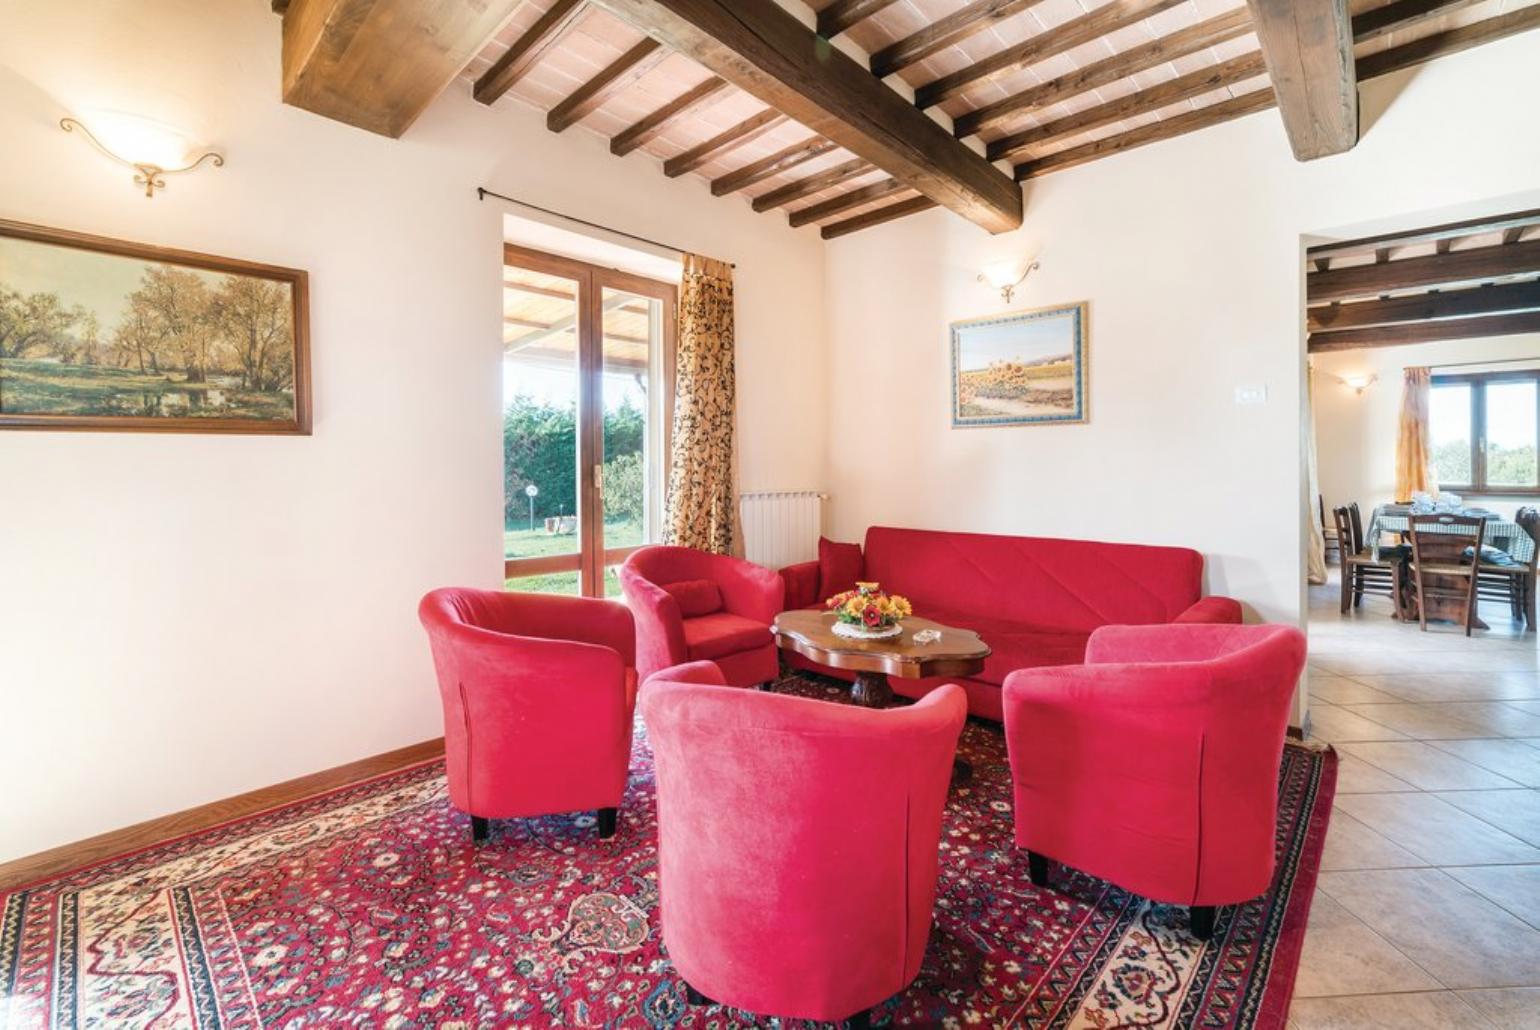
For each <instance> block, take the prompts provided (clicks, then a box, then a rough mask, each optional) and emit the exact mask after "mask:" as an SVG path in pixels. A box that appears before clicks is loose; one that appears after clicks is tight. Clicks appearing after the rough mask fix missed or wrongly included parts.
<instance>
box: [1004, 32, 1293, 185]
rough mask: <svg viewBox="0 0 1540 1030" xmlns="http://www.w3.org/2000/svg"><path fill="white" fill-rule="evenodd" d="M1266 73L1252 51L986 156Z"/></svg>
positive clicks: (1059, 122) (1067, 119)
mask: <svg viewBox="0 0 1540 1030" xmlns="http://www.w3.org/2000/svg"><path fill="white" fill-rule="evenodd" d="M1264 71H1266V68H1265V66H1264V65H1263V63H1262V55H1261V53H1260V52H1258V51H1252V52H1251V53H1249V54H1242V55H1241V56H1240V57H1232V58H1231V59H1230V60H1228V61H1225V62H1224V63H1222V64H1216V65H1214V66H1212V67H1209V68H1200V69H1198V70H1197V71H1195V72H1188V73H1187V74H1186V75H1181V76H1178V77H1177V78H1174V79H1171V80H1169V81H1167V82H1162V83H1159V84H1158V85H1154V86H1151V87H1149V88H1148V89H1141V90H1139V91H1138V92H1136V93H1129V94H1127V95H1125V96H1121V97H1118V98H1117V99H1116V100H1109V101H1108V102H1107V103H1105V104H1098V105H1097V106H1095V107H1088V108H1086V109H1085V110H1084V111H1077V112H1075V113H1074V114H1071V115H1065V116H1064V117H1063V118H1059V119H1056V120H1054V121H1051V122H1047V123H1045V124H1043V125H1038V126H1035V127H1033V128H1030V129H1023V130H1022V131H1021V132H1014V133H1012V134H1010V135H1009V136H1002V137H1001V138H1000V139H997V140H995V141H994V142H993V143H990V144H989V146H988V148H987V150H986V153H987V154H988V156H989V159H990V160H991V161H997V160H1001V159H1007V160H1008V159H1011V158H1015V157H1017V156H1019V155H1020V154H1021V153H1022V152H1024V151H1026V150H1028V149H1031V148H1033V147H1039V146H1043V145H1045V144H1050V143H1054V142H1056V141H1058V140H1062V139H1068V138H1069V137H1071V136H1078V135H1080V134H1081V133H1082V132H1087V131H1089V130H1091V129H1095V128H1099V127H1100V126H1103V125H1111V124H1112V123H1113V122H1120V121H1123V120H1124V119H1127V118H1132V117H1135V116H1137V115H1141V114H1148V113H1149V112H1151V111H1158V110H1160V109H1161V108H1163V107H1169V106H1170V105H1171V104H1175V103H1178V102H1180V101H1183V100H1191V99H1192V98H1194V97H1200V96H1202V95H1203V94H1205V93H1212V92H1213V91H1214V90H1216V89H1222V88H1224V87H1226V86H1233V85H1235V84H1236V83H1238V82H1244V81H1246V80H1247V79H1254V78H1256V77H1257V76H1258V75H1261V74H1262V73H1263V72H1264Z"/></svg>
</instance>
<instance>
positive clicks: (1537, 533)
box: [1513, 505, 1540, 570]
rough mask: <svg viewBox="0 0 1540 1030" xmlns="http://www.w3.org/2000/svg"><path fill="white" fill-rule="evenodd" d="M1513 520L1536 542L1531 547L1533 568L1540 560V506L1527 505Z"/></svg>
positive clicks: (1530, 559) (1531, 565)
mask: <svg viewBox="0 0 1540 1030" xmlns="http://www.w3.org/2000/svg"><path fill="white" fill-rule="evenodd" d="M1513 521H1515V522H1517V523H1518V524H1519V528H1520V529H1522V530H1523V531H1524V532H1526V533H1528V534H1529V538H1530V539H1531V540H1533V541H1534V542H1535V546H1534V547H1531V548H1530V549H1529V567H1530V569H1531V570H1533V569H1534V568H1535V567H1536V562H1537V560H1540V508H1531V507H1529V506H1528V505H1526V506H1524V507H1522V508H1520V509H1519V510H1518V511H1517V512H1516V513H1515V514H1514V516H1513Z"/></svg>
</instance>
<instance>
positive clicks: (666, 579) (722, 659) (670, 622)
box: [620, 547, 786, 687]
mask: <svg viewBox="0 0 1540 1030" xmlns="http://www.w3.org/2000/svg"><path fill="white" fill-rule="evenodd" d="M620 585H621V587H622V588H624V590H625V592H626V600H627V601H629V602H630V604H631V611H632V613H633V614H634V615H635V616H636V629H637V634H636V637H637V658H636V667H637V672H638V673H639V674H640V675H641V677H642V679H646V678H647V677H648V676H651V675H652V674H653V673H655V672H657V671H659V670H660V669H666V668H669V667H670V666H674V665H679V664H681V663H684V662H697V661H711V662H715V663H716V664H717V665H718V666H720V667H721V669H722V675H723V676H724V677H725V678H726V680H727V682H728V684H729V685H731V686H735V687H748V686H757V685H760V684H763V683H769V682H771V681H772V680H774V679H775V678H776V676H777V675H778V674H779V672H780V657H779V654H778V652H777V651H776V647H775V638H774V637H773V636H772V635H771V633H770V624H771V623H772V622H774V621H775V617H776V616H777V615H779V614H780V613H781V610H782V601H783V599H784V598H785V593H786V588H785V586H784V585H783V584H782V582H781V577H780V575H779V574H778V573H776V572H775V571H774V570H772V569H767V568H763V567H762V566H759V565H755V564H753V563H752V562H746V561H742V560H741V559H738V558H731V557H728V556H727V555H722V554H709V553H707V552H705V551H697V550H694V549H693V548H689V547H643V548H641V549H640V550H637V551H633V552H632V553H631V556H630V557H628V558H627V559H626V560H625V563H624V564H623V565H621V567H620Z"/></svg>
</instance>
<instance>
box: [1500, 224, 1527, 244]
mask: <svg viewBox="0 0 1540 1030" xmlns="http://www.w3.org/2000/svg"><path fill="white" fill-rule="evenodd" d="M1527 228H1529V227H1528V226H1526V225H1515V226H1514V227H1513V228H1511V229H1504V230H1503V242H1504V243H1517V242H1519V240H1520V239H1522V238H1523V236H1524V230H1525V229H1527Z"/></svg>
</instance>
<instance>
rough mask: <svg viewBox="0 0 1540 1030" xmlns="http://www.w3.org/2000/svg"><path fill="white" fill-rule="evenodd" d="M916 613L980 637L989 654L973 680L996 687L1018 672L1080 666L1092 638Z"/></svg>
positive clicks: (962, 615) (941, 613)
mask: <svg viewBox="0 0 1540 1030" xmlns="http://www.w3.org/2000/svg"><path fill="white" fill-rule="evenodd" d="M918 614H920V615H923V616H924V617H925V618H927V619H934V620H935V621H936V622H939V623H942V624H943V625H946V626H956V627H958V628H959V629H971V630H972V631H973V632H975V633H977V634H978V635H979V636H980V637H982V638H983V640H984V643H986V644H988V645H989V648H990V652H991V653H990V655H989V657H988V658H986V659H984V671H983V672H980V673H977V674H975V675H974V676H973V677H972V678H973V679H978V680H983V681H984V682H985V683H993V684H995V685H996V686H999V685H1000V684H1002V683H1004V682H1005V677H1006V676H1008V675H1009V674H1010V673H1012V672H1014V671H1015V670H1017V669H1032V668H1036V667H1038V666H1040V665H1079V664H1081V663H1082V662H1084V661H1085V647H1086V641H1088V640H1089V639H1090V638H1091V634H1089V633H1081V632H1079V631H1078V630H1061V629H1040V628H1037V627H1033V626H1023V625H1021V624H1019V623H1014V622H1006V621H1004V620H1000V619H985V618H980V617H979V616H977V615H970V614H967V613H965V612H953V611H947V610H945V609H932V608H928V609H926V610H925V611H923V612H920V613H918ZM953 678H954V679H955V678H956V677H953Z"/></svg>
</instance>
